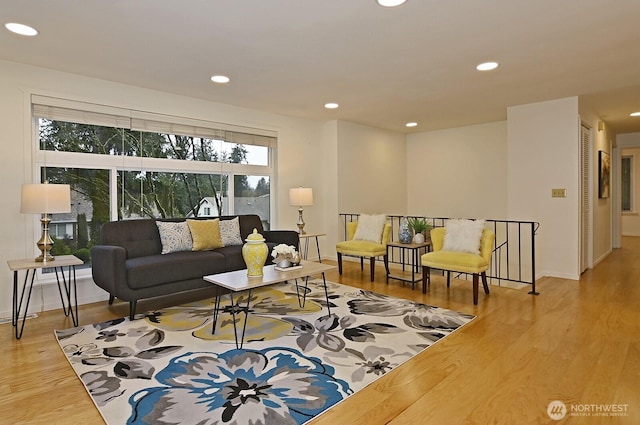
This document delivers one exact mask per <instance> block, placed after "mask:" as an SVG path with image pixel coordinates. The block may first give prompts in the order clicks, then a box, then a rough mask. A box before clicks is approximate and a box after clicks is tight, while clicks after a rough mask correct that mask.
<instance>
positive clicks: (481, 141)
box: [407, 121, 507, 220]
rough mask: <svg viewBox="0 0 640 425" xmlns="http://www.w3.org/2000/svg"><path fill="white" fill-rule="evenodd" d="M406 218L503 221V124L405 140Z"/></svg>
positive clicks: (504, 213)
mask: <svg viewBox="0 0 640 425" xmlns="http://www.w3.org/2000/svg"><path fill="white" fill-rule="evenodd" d="M407 175H408V177H407V198H408V208H407V212H408V214H412V215H425V216H429V217H464V218H491V219H498V220H500V219H506V218H507V123H506V121H501V122H495V123H489V124H481V125H473V126H467V127H459V128H451V129H446V130H438V131H429V132H425V133H417V134H410V135H408V136H407Z"/></svg>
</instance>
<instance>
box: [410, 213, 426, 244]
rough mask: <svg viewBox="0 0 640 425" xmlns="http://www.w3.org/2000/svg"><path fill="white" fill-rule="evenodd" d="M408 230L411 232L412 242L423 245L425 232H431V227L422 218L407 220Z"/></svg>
mask: <svg viewBox="0 0 640 425" xmlns="http://www.w3.org/2000/svg"><path fill="white" fill-rule="evenodd" d="M409 228H411V230H413V234H414V237H413V241H414V242H415V243H423V242H424V241H425V239H426V237H427V232H429V231H430V230H431V225H430V224H429V223H428V222H427V219H426V218H423V217H411V218H409Z"/></svg>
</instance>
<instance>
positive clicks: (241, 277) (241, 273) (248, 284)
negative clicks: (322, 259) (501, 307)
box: [203, 260, 336, 348]
mask: <svg viewBox="0 0 640 425" xmlns="http://www.w3.org/2000/svg"><path fill="white" fill-rule="evenodd" d="M300 265H301V266H302V267H301V268H294V269H291V270H287V271H278V270H276V269H275V265H270V266H265V267H264V268H263V273H264V274H263V276H261V277H249V276H247V270H246V269H245V270H236V271H232V272H226V273H218V274H212V275H208V276H204V278H203V279H204V280H206V281H207V282H210V283H212V284H214V285H216V296H215V303H214V308H213V326H212V328H211V334H214V333H215V332H216V324H217V321H218V314H219V313H220V299H221V298H222V295H223V294H222V293H221V292H223V291H221V289H227V290H229V296H230V297H231V305H232V306H235V302H234V300H233V295H234V294H235V293H237V292H241V291H248V294H247V305H246V306H245V307H240V306H238V307H239V309H240V310H242V311H244V313H245V317H244V325H243V327H242V335H241V336H240V339H239V341H238V331H237V328H236V309H235V308H233V307H232V308H231V314H232V315H233V332H234V334H235V339H236V348H242V345H243V344H244V335H245V331H246V328H247V321H248V316H249V302H250V301H251V291H252V290H253V289H256V288H261V287H263V286H269V285H275V284H277V283H282V282H286V281H288V280H295V282H296V291H297V293H298V303H299V305H300V307H304V305H305V303H306V300H307V285H308V283H309V277H311V276H314V275H319V274H321V275H322V283H323V285H324V294H325V297H326V300H327V310H328V313H327V315H330V314H331V307H330V304H329V292H328V291H327V280H326V279H325V276H324V273H325V272H326V271H328V270H332V269H335V268H336V267H335V266H331V265H328V264H321V263H314V262H311V261H304V260H303V261H302V262H300ZM298 279H304V280H305V282H304V291H303V294H302V295H301V294H300V286H299V285H298Z"/></svg>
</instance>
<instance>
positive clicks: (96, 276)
mask: <svg viewBox="0 0 640 425" xmlns="http://www.w3.org/2000/svg"><path fill="white" fill-rule="evenodd" d="M126 260H127V251H126V250H125V249H124V248H122V247H120V246H115V245H95V246H94V247H92V248H91V273H92V275H93V281H94V282H95V283H96V285H98V286H99V287H101V288H102V289H104V290H105V291H107V292H108V293H109V294H111V295H112V296H115V297H118V298H121V297H122V296H123V295H124V294H126V292H127V291H126V286H127V275H126V264H125V263H126ZM120 288H122V289H120ZM123 289H124V290H123ZM122 299H126V298H122Z"/></svg>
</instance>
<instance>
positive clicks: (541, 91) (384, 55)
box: [0, 0, 640, 133]
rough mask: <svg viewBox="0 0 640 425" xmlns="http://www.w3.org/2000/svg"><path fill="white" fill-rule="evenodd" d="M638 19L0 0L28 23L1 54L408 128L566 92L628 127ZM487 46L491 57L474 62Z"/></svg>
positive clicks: (489, 4)
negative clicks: (484, 67)
mask: <svg viewBox="0 0 640 425" xmlns="http://www.w3.org/2000/svg"><path fill="white" fill-rule="evenodd" d="M639 19H640V1H638V0H616V1H615V2H611V1H610V0H566V1H557V0H536V1H531V0H475V1H466V2H456V1H443V0H408V1H407V3H405V4H404V5H402V6H399V7H396V8H384V7H380V6H378V5H377V4H376V2H375V0H316V1H312V0H306V1H305V0H226V1H225V0H182V1H176V0H110V1H104V0H83V1H77V0H55V1H52V0H30V1H18V0H0V20H1V21H2V24H4V23H6V22H20V23H23V24H27V25H31V26H33V27H35V28H36V29H38V31H39V35H38V36H37V37H24V36H18V35H15V34H12V33H10V32H8V31H6V30H5V29H4V28H2V29H1V30H0V59H4V60H8V61H13V62H20V63H25V64H30V65H36V66H41V67H46V68H51V69H55V70H60V71H65V72H70V73H74V74H80V75H85V76H90V77H96V78H100V79H105V80H110V81H116V82H120V83H125V84H130V85H134V86H139V87H145V88H149V89H156V90H161V91H164V92H171V93H176V94H180V95H185V96H190V97H195V98H201V99H206V100H210V101H214V102H220V103H224V104H230V105H237V106H241V107H247V108H252V109H258V110H262V111H270V112H274V113H278V114H284V115H289V116H294V117H302V118H308V119H313V120H334V119H338V120H347V121H351V122H355V123H360V124H364V125H369V126H373V127H378V128H383V129H389V130H394V131H400V132H407V133H408V132H420V131H427V130H435V129H441V128H450V127H459V126H464V125H472V124H478V123H485V122H494V121H502V120H505V119H506V114H507V107H509V106H515V105H522V104H527V103H533V102H540V101H546V100H551V99H558V98H564V97H570V96H579V98H580V102H581V105H588V106H589V107H590V108H592V110H593V111H594V112H596V113H597V114H598V115H599V116H600V118H601V119H603V120H604V121H605V122H606V124H607V126H608V127H609V128H611V129H613V131H614V132H617V133H629V132H640V117H636V118H632V117H629V113H631V112H634V111H640V29H639V28H640V26H639V24H638V21H639ZM488 60H492V61H497V62H499V63H500V67H499V68H498V69H496V70H494V71H490V72H484V73H481V72H478V71H476V70H475V66H476V65H477V64H478V63H480V62H485V61H488ZM214 74H224V75H228V76H229V77H230V78H231V82H230V83H228V84H224V85H220V84H214V83H212V82H211V81H210V77H211V76H212V75H214ZM326 102H337V103H339V104H340V108H338V109H336V110H327V109H325V108H324V107H323V105H324V104H325V103H326ZM409 121H415V122H417V123H418V126H417V127H414V128H411V129H409V128H406V127H405V125H404V124H405V123H406V122H409Z"/></svg>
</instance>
